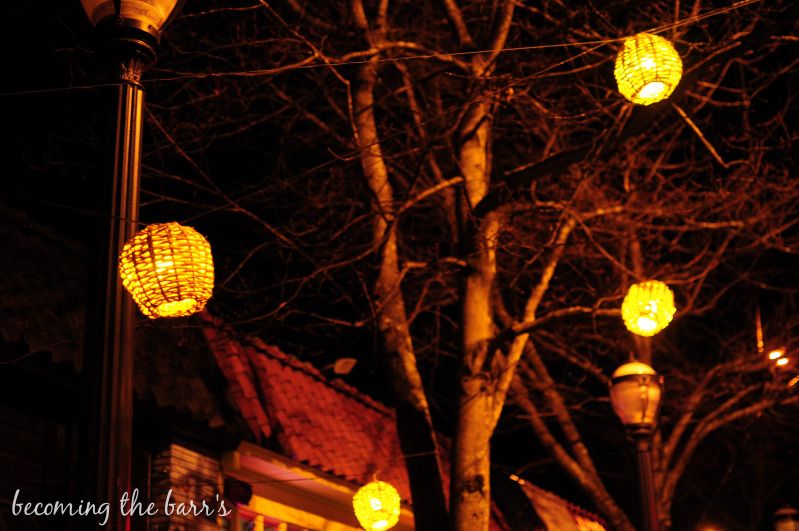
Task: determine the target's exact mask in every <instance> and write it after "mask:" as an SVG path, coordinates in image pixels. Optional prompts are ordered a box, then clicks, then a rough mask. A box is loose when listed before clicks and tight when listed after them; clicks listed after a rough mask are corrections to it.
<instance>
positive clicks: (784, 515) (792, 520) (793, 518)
mask: <svg viewBox="0 0 799 531" xmlns="http://www.w3.org/2000/svg"><path fill="white" fill-rule="evenodd" d="M774 529H775V530H776V531H797V530H799V511H797V510H796V509H794V508H793V507H791V506H790V505H786V506H784V507H781V508H780V509H779V510H777V512H775V513H774Z"/></svg>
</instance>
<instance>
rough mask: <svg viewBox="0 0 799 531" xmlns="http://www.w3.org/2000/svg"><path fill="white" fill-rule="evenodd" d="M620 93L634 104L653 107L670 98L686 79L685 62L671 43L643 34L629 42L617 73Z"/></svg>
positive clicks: (624, 46)
mask: <svg viewBox="0 0 799 531" xmlns="http://www.w3.org/2000/svg"><path fill="white" fill-rule="evenodd" d="M613 74H614V76H615V77H616V82H617V83H618V85H619V92H621V94H622V95H623V96H624V97H625V98H627V99H628V100H630V101H631V102H633V103H637V104H639V105H650V104H652V103H656V102H658V101H661V100H664V99H666V98H668V97H669V96H670V95H671V93H672V92H674V89H675V88H677V85H678V84H679V83H680V78H681V77H682V59H680V54H678V53H677V50H675V49H674V46H672V44H671V42H669V41H668V40H666V39H664V38H663V37H661V36H659V35H653V34H651V33H639V34H637V35H634V36H632V37H629V38H627V39H625V41H624V44H623V45H622V48H621V51H620V52H619V55H618V56H617V57H616V65H615V68H614V70H613Z"/></svg>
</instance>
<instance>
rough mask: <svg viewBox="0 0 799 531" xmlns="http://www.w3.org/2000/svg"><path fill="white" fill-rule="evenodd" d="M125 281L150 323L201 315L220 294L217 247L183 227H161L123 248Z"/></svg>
mask: <svg viewBox="0 0 799 531" xmlns="http://www.w3.org/2000/svg"><path fill="white" fill-rule="evenodd" d="M119 275H120V276H121V277H122V284H123V285H124V286H125V289H127V290H128V292H130V294H131V296H132V297H133V300H134V301H136V304H137V305H138V306H139V309H140V310H141V312H142V313H143V314H144V315H146V316H147V317H149V318H150V319H156V318H158V317H182V316H186V315H191V314H193V313H196V312H199V311H201V310H202V309H203V308H204V307H205V303H206V302H208V299H210V298H211V292H212V291H213V288H214V263H213V258H212V256H211V245H210V244H209V243H208V240H206V239H205V238H204V237H203V235H202V234H200V233H199V232H197V231H196V230H194V229H193V228H191V227H184V226H183V225H180V224H179V223H156V224H154V225H149V226H147V227H146V228H145V229H143V230H142V231H140V232H138V233H136V235H135V236H133V238H131V239H130V240H129V241H128V242H127V243H125V246H124V247H123V248H122V254H120V256H119Z"/></svg>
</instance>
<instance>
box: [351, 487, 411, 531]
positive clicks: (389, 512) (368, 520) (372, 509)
mask: <svg viewBox="0 0 799 531" xmlns="http://www.w3.org/2000/svg"><path fill="white" fill-rule="evenodd" d="M352 508H353V509H354V510H355V517H356V518H358V522H359V523H360V524H361V527H363V528H364V529H366V530H367V531H383V530H384V529H390V528H392V527H394V526H395V525H397V522H399V515H400V496H399V493H398V492H397V489H395V488H394V487H392V486H391V485H389V484H388V483H386V482H384V481H372V482H371V483H367V484H366V485H364V486H363V487H361V488H360V489H358V492H356V493H355V496H354V497H353V498H352Z"/></svg>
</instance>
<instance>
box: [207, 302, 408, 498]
mask: <svg viewBox="0 0 799 531" xmlns="http://www.w3.org/2000/svg"><path fill="white" fill-rule="evenodd" d="M206 319H208V320H209V322H211V323H213V326H208V327H205V328H204V333H205V335H206V338H207V339H208V341H209V344H210V347H211V350H212V352H213V354H214V356H215V357H216V360H217V363H218V364H219V367H220V368H221V370H222V373H223V374H224V375H225V378H226V379H227V380H228V382H229V385H230V391H231V393H230V395H231V397H232V399H233V401H234V403H235V405H236V406H237V407H238V409H239V411H241V413H242V415H243V416H244V418H245V420H246V421H247V423H248V426H249V427H250V429H251V431H252V432H253V434H255V436H256V438H257V439H258V440H259V441H260V442H264V441H265V440H266V439H268V438H274V439H275V440H277V442H278V443H279V444H280V446H281V447H282V448H283V450H284V452H285V453H286V454H287V455H288V456H289V457H291V458H292V459H295V460H297V461H299V462H303V463H306V464H308V465H310V466H313V467H316V468H319V469H321V470H324V471H327V472H330V473H332V474H334V475H337V476H339V477H342V478H345V479H348V480H350V481H353V482H355V483H357V484H363V483H366V482H367V481H369V480H370V479H371V478H372V475H373V474H375V473H376V474H377V475H378V477H379V478H380V479H381V480H383V481H387V482H389V483H391V484H392V485H394V486H395V487H396V488H397V490H398V491H399V493H400V495H401V496H402V497H403V499H405V500H410V485H409V483H408V476H407V472H406V470H405V464H404V462H403V459H402V451H401V449H400V446H399V437H398V434H397V428H396V423H395V419H394V412H393V410H391V409H389V408H387V407H386V406H384V405H382V404H380V403H378V402H376V401H375V400H372V399H371V398H369V397H367V396H364V395H363V394H361V393H360V392H358V391H357V390H356V389H354V388H352V387H350V386H349V385H347V384H346V383H344V382H342V381H341V380H333V381H331V380H328V379H327V378H326V377H325V376H324V375H323V374H322V373H321V372H319V371H318V370H317V369H316V368H315V367H313V366H312V365H310V364H308V363H303V362H301V361H299V360H297V359H295V358H293V357H291V356H288V355H287V354H285V353H283V352H281V351H280V349H278V348H277V347H274V346H271V345H266V344H265V343H264V342H263V341H261V340H259V339H254V338H240V337H236V336H235V335H234V332H233V331H232V329H230V328H227V327H223V326H221V325H220V323H219V322H218V321H215V320H213V318H210V317H206Z"/></svg>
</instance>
